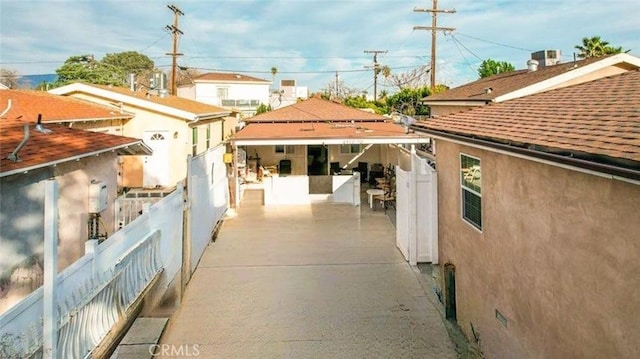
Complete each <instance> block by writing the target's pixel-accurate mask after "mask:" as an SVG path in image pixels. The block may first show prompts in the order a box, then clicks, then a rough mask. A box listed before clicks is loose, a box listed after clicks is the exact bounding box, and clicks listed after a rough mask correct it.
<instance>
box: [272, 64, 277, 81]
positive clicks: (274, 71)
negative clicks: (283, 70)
mask: <svg viewBox="0 0 640 359" xmlns="http://www.w3.org/2000/svg"><path fill="white" fill-rule="evenodd" d="M277 73H278V68H277V67H275V66H273V67H272V68H271V75H272V76H273V82H274V83H275V82H276V74H277Z"/></svg>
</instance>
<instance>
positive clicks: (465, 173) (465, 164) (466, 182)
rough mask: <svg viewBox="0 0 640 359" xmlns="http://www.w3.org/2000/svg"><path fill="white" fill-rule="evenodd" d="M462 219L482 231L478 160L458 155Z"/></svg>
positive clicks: (480, 180) (480, 174) (480, 185)
mask: <svg viewBox="0 0 640 359" xmlns="http://www.w3.org/2000/svg"><path fill="white" fill-rule="evenodd" d="M460 185H461V188H462V218H463V219H464V220H465V221H467V222H469V224H471V225H472V226H474V227H476V228H477V229H479V230H482V171H481V167H480V159H479V158H475V157H471V156H467V155H464V154H461V155H460Z"/></svg>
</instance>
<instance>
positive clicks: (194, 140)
mask: <svg viewBox="0 0 640 359" xmlns="http://www.w3.org/2000/svg"><path fill="white" fill-rule="evenodd" d="M191 154H192V155H193V156H196V155H197V154H198V127H195V126H194V127H192V128H191Z"/></svg>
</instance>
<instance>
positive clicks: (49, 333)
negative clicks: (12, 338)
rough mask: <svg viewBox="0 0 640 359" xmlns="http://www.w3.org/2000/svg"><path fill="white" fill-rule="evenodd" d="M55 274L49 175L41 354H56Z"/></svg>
mask: <svg viewBox="0 0 640 359" xmlns="http://www.w3.org/2000/svg"><path fill="white" fill-rule="evenodd" d="M57 277H58V182H56V180H55V179H50V180H47V181H46V182H45V189H44V284H43V300H42V301H43V305H44V307H43V315H42V317H43V327H42V336H43V338H42V356H43V358H46V359H57V358H58V357H59V356H58V306H57V305H56V302H57V298H56V284H57V280H56V279H57Z"/></svg>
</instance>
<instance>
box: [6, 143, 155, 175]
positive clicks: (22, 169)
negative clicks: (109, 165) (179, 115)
mask: <svg viewBox="0 0 640 359" xmlns="http://www.w3.org/2000/svg"><path fill="white" fill-rule="evenodd" d="M135 145H138V146H141V147H142V150H144V151H145V152H147V153H148V154H151V153H152V152H153V151H152V150H151V148H150V147H149V146H147V145H146V144H144V142H142V141H138V142H134V143H129V144H126V145H121V146H116V147H111V148H105V149H103V150H98V151H93V152H89V153H83V154H81V155H77V156H73V157H66V158H63V159H59V160H56V161H51V162H46V163H42V164H37V165H33V166H29V167H23V168H18V169H15V170H11V171H7V172H0V177H6V176H11V175H15V174H18V173H26V172H29V171H32V170H37V169H39V168H44V167H49V166H55V165H57V164H60V163H65V162H71V161H76V160H80V159H82V158H85V157H92V156H97V155H99V154H101V153H105V152H110V151H116V150H119V149H121V148H128V147H131V146H135Z"/></svg>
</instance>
